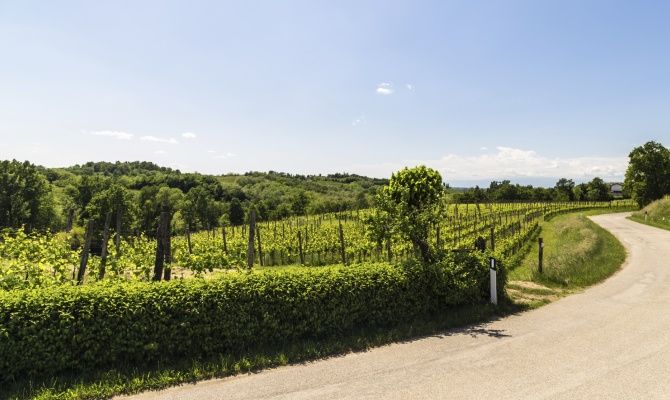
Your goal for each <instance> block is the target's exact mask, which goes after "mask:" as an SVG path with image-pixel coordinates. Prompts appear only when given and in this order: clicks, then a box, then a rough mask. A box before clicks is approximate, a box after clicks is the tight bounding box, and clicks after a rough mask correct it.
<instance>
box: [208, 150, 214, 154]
mask: <svg viewBox="0 0 670 400" xmlns="http://www.w3.org/2000/svg"><path fill="white" fill-rule="evenodd" d="M207 152H208V153H209V154H214V153H216V151H214V150H207Z"/></svg>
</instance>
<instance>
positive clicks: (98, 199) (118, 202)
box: [85, 184, 137, 234]
mask: <svg viewBox="0 0 670 400" xmlns="http://www.w3.org/2000/svg"><path fill="white" fill-rule="evenodd" d="M108 212H111V213H112V221H116V219H117V217H119V216H120V217H121V221H122V225H121V230H122V232H120V233H121V234H122V233H123V232H128V231H130V230H131V229H133V228H134V227H135V222H136V218H137V203H136V200H135V196H133V194H132V193H131V192H130V191H129V190H128V189H126V188H125V187H123V186H121V185H119V184H113V185H111V186H110V187H109V188H107V189H105V190H103V191H101V192H99V193H97V194H96V195H94V196H93V198H92V199H91V201H90V202H89V203H88V206H86V209H85V214H86V215H87V216H88V218H93V220H94V221H95V226H96V230H102V228H103V226H104V224H105V217H106V216H107V213H108ZM112 228H115V225H112Z"/></svg>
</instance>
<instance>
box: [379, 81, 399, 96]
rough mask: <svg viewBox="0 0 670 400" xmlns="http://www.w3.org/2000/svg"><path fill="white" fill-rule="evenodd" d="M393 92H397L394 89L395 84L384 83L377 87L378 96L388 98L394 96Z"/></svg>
mask: <svg viewBox="0 0 670 400" xmlns="http://www.w3.org/2000/svg"><path fill="white" fill-rule="evenodd" d="M393 92H395V90H394V89H393V84H391V83H388V82H382V83H380V84H379V85H377V93H378V94H381V95H384V96H388V95H391V94H393Z"/></svg>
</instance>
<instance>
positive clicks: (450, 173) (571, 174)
mask: <svg viewBox="0 0 670 400" xmlns="http://www.w3.org/2000/svg"><path fill="white" fill-rule="evenodd" d="M418 164H425V165H427V166H429V167H432V168H435V169H437V170H438V171H440V173H441V174H442V177H443V178H444V180H445V181H447V182H449V181H472V180H501V179H523V178H560V177H566V178H573V179H577V180H580V181H581V180H589V179H592V178H593V177H596V176H599V177H601V178H603V179H605V180H622V179H623V176H624V173H625V171H626V168H627V166H628V158H627V157H625V156H621V157H599V156H584V157H549V156H544V155H540V154H538V153H536V152H535V151H532V150H523V149H515V148H511V147H503V146H500V147H496V150H495V151H491V152H488V153H486V154H479V155H459V154H447V155H445V156H444V157H442V158H440V159H436V160H406V161H404V162H399V163H385V164H378V165H358V166H355V169H356V170H358V171H360V172H361V173H364V174H368V175H373V176H390V175H391V173H392V172H394V171H397V170H399V169H402V168H403V167H404V166H413V165H418Z"/></svg>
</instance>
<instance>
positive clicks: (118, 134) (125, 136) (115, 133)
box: [90, 131, 134, 140]
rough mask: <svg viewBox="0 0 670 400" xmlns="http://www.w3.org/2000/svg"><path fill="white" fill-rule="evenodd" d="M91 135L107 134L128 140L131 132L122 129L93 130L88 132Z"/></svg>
mask: <svg viewBox="0 0 670 400" xmlns="http://www.w3.org/2000/svg"><path fill="white" fill-rule="evenodd" d="M90 134H91V135H93V136H107V137H111V138H114V139H118V140H130V139H132V138H133V136H134V135H133V134H132V133H128V132H122V131H94V132H90Z"/></svg>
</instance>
